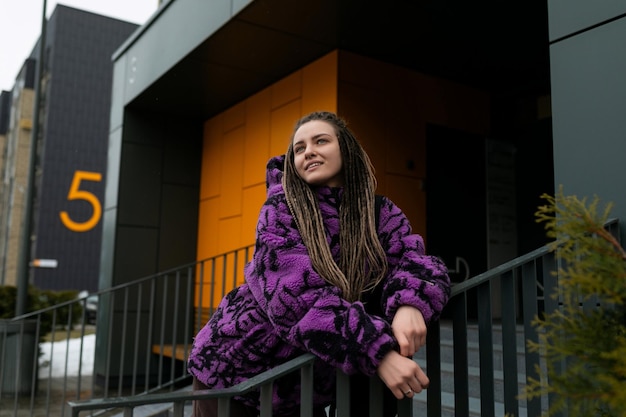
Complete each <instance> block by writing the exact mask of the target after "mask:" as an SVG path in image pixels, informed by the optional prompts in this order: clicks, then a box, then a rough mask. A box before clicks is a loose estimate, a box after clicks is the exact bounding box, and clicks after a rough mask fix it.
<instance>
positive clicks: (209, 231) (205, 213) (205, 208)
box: [197, 198, 218, 260]
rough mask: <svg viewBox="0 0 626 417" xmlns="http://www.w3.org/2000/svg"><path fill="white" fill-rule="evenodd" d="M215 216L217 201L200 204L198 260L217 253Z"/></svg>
mask: <svg viewBox="0 0 626 417" xmlns="http://www.w3.org/2000/svg"><path fill="white" fill-rule="evenodd" d="M217 215H218V200H217V199H216V198H213V199H209V200H204V201H201V202H200V209H199V216H198V249H197V253H198V255H197V259H198V260H201V259H206V258H208V257H210V256H213V255H215V254H216V253H217V249H218V245H217V242H218V235H217Z"/></svg>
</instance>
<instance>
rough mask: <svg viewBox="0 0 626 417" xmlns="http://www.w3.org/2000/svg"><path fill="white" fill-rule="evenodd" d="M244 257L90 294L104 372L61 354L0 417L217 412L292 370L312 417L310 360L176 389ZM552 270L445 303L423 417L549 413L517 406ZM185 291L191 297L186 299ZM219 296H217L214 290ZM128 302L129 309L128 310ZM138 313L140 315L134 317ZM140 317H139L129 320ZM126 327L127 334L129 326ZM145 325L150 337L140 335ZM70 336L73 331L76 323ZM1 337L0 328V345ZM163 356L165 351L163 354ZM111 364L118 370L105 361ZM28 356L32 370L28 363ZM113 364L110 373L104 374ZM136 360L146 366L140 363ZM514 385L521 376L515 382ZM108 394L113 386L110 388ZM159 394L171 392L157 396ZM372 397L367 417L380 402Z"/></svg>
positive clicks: (515, 269) (530, 369)
mask: <svg viewBox="0 0 626 417" xmlns="http://www.w3.org/2000/svg"><path fill="white" fill-rule="evenodd" d="M607 227H608V229H609V230H610V231H612V233H613V234H614V235H616V236H618V232H619V227H618V223H617V221H616V220H614V221H612V222H611V223H609V224H608V226H607ZM250 255H251V253H250V248H245V249H242V250H241V251H238V255H235V254H234V253H231V254H228V255H224V256H223V257H219V258H213V259H212V260H207V261H204V262H201V263H198V264H190V265H186V266H184V267H181V268H177V269H175V270H172V271H168V272H163V273H161V274H157V275H155V276H151V277H147V278H144V279H142V280H139V281H136V282H133V283H131V284H126V285H124V286H119V287H115V288H111V289H109V290H106V291H101V292H99V293H98V296H99V297H101V300H102V299H104V297H109V298H110V299H109V300H108V305H110V306H115V309H116V310H115V311H114V309H111V310H109V311H103V312H102V314H101V315H100V316H98V322H97V325H96V326H95V327H96V328H97V330H98V332H97V336H98V337H100V336H101V335H105V337H104V339H105V340H107V342H108V343H107V344H106V349H105V350H104V354H100V355H99V356H98V357H97V358H96V361H95V362H98V360H99V361H101V362H103V363H104V364H105V365H107V364H108V366H104V369H105V370H107V372H108V373H106V372H105V373H104V374H102V373H101V372H100V373H99V372H98V367H97V366H96V363H94V365H93V366H92V369H91V370H92V372H83V373H81V372H78V375H76V376H72V375H68V369H69V367H68V365H67V364H68V363H69V362H70V361H72V360H74V358H73V357H72V355H71V354H69V353H67V350H66V351H65V353H64V356H63V357H62V358H61V359H60V361H61V362H62V363H64V364H65V373H64V374H63V375H62V376H61V377H59V378H58V379H57V380H55V378H53V377H48V378H46V375H45V373H44V375H43V377H42V373H41V371H42V369H40V370H39V371H40V373H39V375H40V377H39V378H33V381H32V382H31V393H30V396H24V395H23V393H17V392H16V394H15V396H14V397H11V398H9V399H8V400H6V399H5V398H2V399H1V400H0V401H3V402H2V404H0V405H1V407H0V410H13V414H6V411H0V417H4V416H5V415H6V416H10V415H13V416H18V415H19V416H21V415H24V416H26V415H32V414H33V410H35V409H37V410H41V409H43V412H39V413H38V414H39V415H44V416H48V415H55V416H56V415H64V413H66V412H67V411H70V412H71V413H79V412H80V411H84V410H90V411H89V412H90V413H93V412H94V410H101V411H104V410H109V409H110V408H111V407H120V408H121V409H123V412H124V416H132V415H133V410H134V409H135V408H136V407H138V406H140V405H145V404H157V403H161V404H167V405H168V406H171V407H172V408H173V409H174V412H175V413H178V414H175V415H182V414H180V413H182V412H183V411H182V410H183V408H184V406H185V404H186V403H187V404H188V403H189V401H191V400H193V399H201V398H211V397H212V398H216V397H217V398H220V400H219V401H220V403H221V404H226V403H227V401H226V398H230V397H232V396H234V395H237V394H238V393H243V392H246V391H247V390H250V389H261V392H266V393H267V392H268V389H269V392H271V383H272V381H273V380H274V379H276V378H277V377H278V376H279V375H278V374H280V375H283V374H284V373H287V372H295V371H299V372H301V378H303V389H302V395H303V401H304V402H303V404H304V407H303V415H309V414H308V411H306V409H307V404H309V401H310V399H309V398H310V396H311V395H312V389H311V385H310V382H309V380H308V378H310V375H309V374H310V372H311V371H310V366H311V361H312V360H313V359H312V357H311V356H310V355H304V356H302V357H300V358H297V359H295V360H293V361H291V362H288V363H286V364H284V365H283V366H281V367H279V368H276V369H274V370H270V371H268V372H266V373H263V374H260V375H258V376H257V377H255V378H254V379H253V380H251V381H247V382H246V383H245V384H242V385H239V386H237V387H233V388H231V389H228V390H218V391H197V392H189V391H182V392H176V391H175V390H176V389H177V388H179V387H181V386H188V385H189V383H190V381H189V376H188V374H187V372H186V369H185V367H184V364H185V361H181V360H176V359H173V357H176V355H177V349H176V348H177V347H178V351H179V352H178V353H179V354H181V355H182V356H181V358H183V359H184V358H186V354H187V351H188V349H189V348H190V340H191V337H192V336H193V335H194V334H195V333H196V332H197V330H198V329H199V328H200V326H201V325H202V322H203V321H205V317H207V315H208V314H210V313H211V312H212V311H213V310H212V309H213V307H214V306H215V305H216V303H215V300H219V299H221V297H222V294H223V292H224V291H223V289H227V288H229V286H231V284H232V285H237V284H238V283H239V282H241V281H240V280H241V279H242V277H239V276H238V275H237V272H236V271H237V270H240V269H239V268H237V267H236V266H237V265H240V262H242V260H243V259H245V260H247V259H249V256H250ZM243 262H245V261H243ZM207 271H211V272H210V273H207ZM233 271H235V272H233ZM231 272H233V275H231ZM557 272H558V265H557V261H556V259H555V256H554V254H553V253H552V252H551V251H550V248H548V247H543V248H540V249H537V250H535V251H533V252H531V253H529V254H527V255H524V256H522V257H519V258H516V259H514V260H512V261H510V262H507V263H505V264H503V265H500V266H498V267H496V268H494V269H492V270H490V271H487V272H485V273H483V274H480V275H478V276H476V277H473V278H471V279H469V280H467V281H464V282H461V283H458V284H455V285H454V286H453V288H452V296H451V298H450V301H449V302H448V305H447V306H446V308H445V310H444V319H445V321H446V323H447V322H451V323H452V334H451V336H450V338H451V339H452V340H451V343H450V342H449V341H447V340H444V339H442V332H441V329H442V327H441V322H436V323H433V324H432V325H431V326H430V327H429V333H428V340H427V345H426V349H425V362H426V368H427V373H428V375H429V378H430V380H431V383H430V387H429V389H428V390H427V392H426V394H425V395H424V397H425V398H424V401H425V402H426V410H427V415H428V416H429V417H435V416H436V417H440V416H441V415H443V413H444V411H445V412H446V413H448V414H449V415H451V414H453V415H455V416H463V417H467V416H472V415H480V416H483V417H489V416H496V415H498V416H504V415H510V416H518V417H520V416H524V417H526V416H532V417H539V416H540V415H541V413H542V411H543V410H546V409H547V407H548V405H549V404H550V402H551V400H552V399H551V398H550V397H542V398H535V399H532V400H530V401H526V400H523V399H521V398H520V394H521V393H522V390H523V386H524V381H525V378H528V377H534V378H538V376H539V375H538V374H537V369H541V367H545V364H544V363H542V359H541V357H540V355H539V354H538V353H530V352H527V351H526V350H525V342H526V341H528V340H532V341H535V342H538V340H539V335H538V334H537V330H536V328H535V327H534V326H533V320H534V319H535V318H536V317H537V315H538V314H540V313H541V312H542V311H546V312H551V311H554V310H556V309H558V308H559V300H558V299H554V298H552V297H550V296H548V295H549V294H552V293H553V292H554V289H555V288H556V287H557V285H558V275H557ZM218 284H219V285H218ZM206 285H211V287H210V291H203V286H206ZM193 286H195V289H196V291H191V287H193ZM219 288H222V290H218V289H219ZM204 293H209V294H210V296H209V298H210V299H209V300H204V299H202V297H204V296H203V295H202V294H204ZM194 294H195V296H194ZM170 297H171V298H170ZM130 300H133V302H132V303H131V302H130ZM157 300H159V302H163V303H164V302H168V300H174V301H172V302H174V303H175V304H174V305H175V307H174V308H173V310H172V309H167V308H166V309H161V310H159V309H158V308H156V304H157ZM181 300H182V301H181ZM183 302H188V304H184V303H183ZM77 303H81V304H82V305H83V306H84V305H85V303H86V300H85V299H81V300H78V301H77ZM69 305H70V303H65V304H63V305H60V306H55V307H54V308H50V309H47V310H44V311H40V312H36V313H31V314H29V315H25V316H22V317H19V318H16V319H14V320H13V321H12V323H17V324H19V323H22V322H24V321H25V320H28V319H34V320H35V322H36V323H40V322H41V317H42V315H43V314H51V315H52V319H53V323H54V322H55V317H59V316H62V314H61V312H62V310H60V309H62V308H64V307H65V308H67V307H68V306H69ZM131 305H132V306H133V309H131V308H130V307H129V306H131ZM144 308H145V310H146V311H143V309H144ZM199 310H200V312H199ZM70 311H71V310H70ZM140 311H141V312H142V314H136V315H135V314H133V313H132V312H140ZM176 311H182V312H183V313H182V316H177V314H178V313H176ZM203 311H204V312H203ZM494 312H495V313H494ZM103 314H107V315H108V317H109V319H110V320H109V323H111V325H110V326H103V324H102V323H101V320H102V321H103V322H105V320H103V317H102V315H103ZM131 316H134V321H133V320H131V319H130V317H131ZM139 316H141V317H139ZM115 317H119V318H120V320H117V321H116V320H112V319H113V318H115ZM194 317H195V319H194ZM70 318H71V313H70ZM85 319H86V315H85V313H84V310H83V313H82V317H81V322H80V323H79V328H78V331H79V333H80V337H79V339H78V340H79V344H80V346H81V347H82V348H81V349H83V350H81V351H80V353H79V354H77V355H78V358H80V357H82V356H84V353H85V345H86V344H85V338H86V337H87V336H86V333H88V332H87V329H88V326H87V324H86V323H85ZM122 319H123V320H122ZM132 322H134V323H135V326H131V325H130V324H129V323H132ZM194 322H195V323H194ZM69 323H71V322H70V321H68V322H67V323H63V325H64V327H65V328H66V329H63V330H58V328H59V325H58V324H57V325H56V326H53V331H52V336H53V337H54V334H55V333H63V336H64V341H63V342H62V343H65V344H69V341H70V340H74V339H70V330H69V329H67V328H69V327H71V326H70V325H69ZM113 323H114V324H113ZM144 323H145V324H146V326H147V327H148V328H149V331H147V330H146V329H143V328H142V327H141V326H140V325H141V324H144ZM181 323H182V325H181ZM24 326H26V325H25V324H19V325H18V328H19V331H17V335H19V336H20V337H22V336H24V335H25V333H26V327H24ZM101 326H102V328H100V327H101ZM177 326H178V327H177ZM39 327H40V326H39V324H37V325H36V326H35V328H36V332H38V331H39ZM181 327H182V331H181ZM74 328H75V330H76V326H74ZM470 328H477V342H476V345H477V348H476V349H477V356H478V362H479V364H478V367H479V369H478V371H477V372H476V371H474V370H473V369H472V368H473V367H474V366H475V365H474V364H473V363H470V359H471V358H470V354H469V352H470V350H471V345H473V344H474V342H473V341H472V340H470V337H468V329H470ZM22 329H24V330H22ZM55 329H57V330H55ZM131 330H132V332H131ZM496 330H497V331H496ZM131 333H132V336H131ZM2 334H3V333H2V331H1V330H0V337H2ZM107 335H108V336H109V337H108V339H107V337H106V336H107ZM181 335H182V336H181ZM66 336H67V337H66ZM111 336H113V337H111ZM35 337H36V338H38V337H39V334H38V333H36V334H35ZM446 337H447V336H446ZM9 338H10V337H9V336H7V334H6V331H5V335H4V338H3V339H0V349H2V350H3V351H6V348H7V345H9V344H10V343H7V340H8V339H9ZM520 339H521V340H520ZM520 342H521V343H520ZM3 344H4V346H3ZM446 344H449V345H451V352H446V351H445V349H446V348H445V346H446ZM18 346H19V343H18ZM168 348H171V349H172V350H169V351H168ZM125 349H129V350H130V352H126V351H125ZM18 351H21V352H26V350H24V349H23V346H22V347H20V348H18ZM96 353H97V352H96ZM446 355H449V356H452V357H451V358H446V357H444V356H446ZM9 356H10V355H9ZM58 356H59V355H50V368H49V369H48V368H44V369H43V370H44V371H46V370H47V372H48V376H51V375H52V368H53V362H54V364H56V362H57V361H58V360H59V359H58ZM115 356H117V361H115V360H113V359H112V358H113V357H115ZM6 357H7V355H4V356H1V357H0V360H2V364H1V365H2V368H0V372H2V370H3V369H5V365H6V363H5V362H6V360H7V359H6ZM129 358H130V359H129ZM13 359H14V356H10V360H13ZM31 359H32V360H33V364H35V361H36V360H37V357H35V358H31ZM16 360H17V361H18V363H21V362H20V361H21V360H23V358H19V357H18V358H17V359H16ZM420 360H421V359H420ZM112 363H114V365H115V366H111V364H112ZM141 363H143V364H144V366H140V364H141ZM449 363H452V365H449ZM442 365H444V366H442ZM445 366H451V367H452V368H453V369H452V375H451V376H448V374H449V372H448V371H447V370H446V369H443V368H444V367H445ZM179 367H180V369H179ZM114 369H121V370H123V371H124V372H128V371H129V370H130V373H127V374H124V372H119V373H118V374H117V375H113V374H114V373H115V372H113V370H114ZM83 371H84V369H83ZM87 374H90V376H88V375H87ZM33 375H34V372H33ZM120 375H122V376H120ZM277 375H278V376H277ZM520 376H521V377H523V378H524V379H523V380H522V381H520V378H521V377H520ZM2 378H3V377H2V375H0V381H3V379H2ZM338 378H339V379H338V384H337V388H338V401H339V403H338V404H337V416H345V415H349V413H348V414H345V413H346V412H347V410H349V404H347V403H346V402H345V401H346V400H345V398H346V397H347V396H346V395H345V393H346V392H347V388H346V387H347V384H348V382H347V381H348V380H347V378H345V375H342V374H339V375H338ZM472 378H478V382H477V383H475V382H470V381H473V380H472ZM450 379H452V382H451V385H452V387H451V388H449V387H446V386H444V385H450V381H449V380H450ZM18 382H19V378H17V380H16V385H15V386H16V387H17V386H18V385H19V384H18ZM377 384H378V385H379V388H380V387H381V386H382V383H380V381H379V380H378V379H377V378H373V383H372V386H373V387H376V385H377ZM111 386H112V387H115V389H113V388H110V387H111ZM268 387H269V388H268ZM59 388H61V389H60V391H61V392H62V397H58V396H57V397H54V391H55V389H56V390H57V391H59ZM376 389H378V388H376ZM376 389H375V391H376ZM1 390H2V388H1V387H0V391H1ZM164 390H168V391H169V392H166V393H163V391H164ZM14 391H19V390H18V389H14ZM39 394H43V395H39ZM444 394H445V398H444ZM376 395H378V394H376ZM2 396H3V393H2V392H0V397H2ZM24 397H26V398H24ZM262 397H264V396H263V395H262ZM371 398H373V400H371V401H373V402H372V403H371V404H372V407H374V411H375V408H376V398H378V397H376V396H373V397H371ZM59 399H60V400H61V401H59ZM52 403H54V404H58V403H61V405H60V409H59V408H57V409H53V408H52V407H50V404H52ZM411 403H412V404H411ZM415 403H416V401H412V402H411V401H401V402H400V404H401V406H400V409H401V413H402V414H401V415H402V416H411V415H413V414H414V411H413V410H414V409H415ZM476 403H478V405H477V404H476ZM268 407H271V402H270V405H269V406H268V405H267V402H266V403H265V404H264V405H263V410H265V411H263V413H264V414H263V415H264V416H267V415H271V411H268V410H269V409H268ZM67 408H69V410H67ZM222 408H224V410H226V411H223V410H222V411H220V413H225V414H221V415H228V414H227V413H228V406H223V407H222ZM9 412H10V411H9ZM3 413H5V414H3ZM376 414H377V412H373V413H372V417H375V416H376ZM73 415H78V414H73Z"/></svg>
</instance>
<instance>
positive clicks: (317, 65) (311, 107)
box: [301, 51, 338, 115]
mask: <svg viewBox="0 0 626 417" xmlns="http://www.w3.org/2000/svg"><path fill="white" fill-rule="evenodd" d="M337 56H338V55H337V51H334V52H331V53H330V54H328V55H326V56H324V57H322V58H320V59H318V60H317V61H315V62H313V63H312V64H310V65H307V66H306V67H304V69H303V70H302V110H301V111H302V114H303V115H305V114H308V113H310V112H313V111H319V110H326V111H332V112H335V111H337Z"/></svg>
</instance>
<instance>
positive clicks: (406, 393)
mask: <svg viewBox="0 0 626 417" xmlns="http://www.w3.org/2000/svg"><path fill="white" fill-rule="evenodd" d="M411 394H413V390H411V389H410V390H408V391H407V392H405V393H404V396H405V397H408V396H409V395H411Z"/></svg>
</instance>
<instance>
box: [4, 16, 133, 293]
mask: <svg viewBox="0 0 626 417" xmlns="http://www.w3.org/2000/svg"><path fill="white" fill-rule="evenodd" d="M136 28H137V25H135V24H132V23H128V22H124V21H120V20H117V19H112V18H109V17H105V16H100V15H97V14H93V13H89V12H85V11H82V10H78V9H74V8H70V7H66V6H61V5H59V6H57V7H56V8H55V10H54V12H53V13H52V15H51V17H50V19H49V20H48V23H47V30H46V38H45V39H46V45H45V51H44V57H45V58H44V65H43V74H42V78H41V80H42V91H41V94H40V97H41V99H40V103H39V107H40V113H39V122H40V123H39V133H40V134H39V135H38V138H37V145H36V146H37V152H36V155H37V156H36V158H35V161H34V162H33V163H34V169H33V170H32V171H31V172H33V173H34V175H35V190H34V192H33V202H32V207H33V209H32V214H33V218H32V220H31V222H32V223H31V224H32V228H31V229H32V236H31V240H32V247H31V254H30V256H29V257H28V258H29V259H30V260H31V262H33V265H34V267H33V268H31V270H30V271H31V273H30V278H29V282H30V283H31V284H34V285H36V286H37V287H40V288H44V289H58V290H60V289H74V290H87V291H94V290H96V289H97V288H98V269H99V267H98V265H99V259H100V240H101V234H102V227H101V212H102V201H103V200H104V181H105V178H106V164H107V162H106V161H107V150H108V144H107V136H108V126H109V114H110V106H111V83H112V62H111V55H112V53H113V52H114V51H115V50H116V49H117V48H118V47H119V46H120V44H122V42H123V41H124V40H125V39H126V38H128V36H129V35H130V34H131V33H132V32H133V31H134V30H135V29H136ZM40 46H41V45H40V44H39V43H38V44H37V45H35V47H34V49H33V51H32V53H31V57H30V58H29V60H28V61H27V62H26V64H25V66H24V69H23V70H22V74H21V75H20V76H19V77H18V79H17V80H16V85H15V88H14V89H13V91H12V96H13V104H12V110H11V113H12V116H11V123H12V124H11V125H10V126H9V131H8V135H7V138H8V142H7V147H6V149H7V152H5V153H4V156H5V157H4V164H5V169H4V170H3V182H2V189H1V195H2V200H1V201H2V206H1V207H0V216H2V219H3V221H2V228H3V229H2V234H0V248H2V252H0V253H1V254H2V256H3V257H4V262H3V263H2V268H1V272H2V279H1V280H0V282H3V283H4V284H5V285H16V279H17V277H16V269H17V268H16V264H17V262H18V261H17V259H18V256H19V254H18V252H19V247H20V245H21V240H22V239H23V237H22V234H21V230H22V227H23V226H22V225H23V221H24V220H25V219H24V218H23V216H24V213H23V211H24V210H23V207H24V197H23V190H24V187H25V183H24V184H22V182H24V181H25V180H26V178H27V177H28V170H29V169H30V168H29V167H30V165H29V162H28V161H29V158H28V152H29V151H28V150H29V149H30V146H31V142H32V139H31V137H30V135H31V129H32V120H33V119H32V111H33V110H32V109H33V104H34V103H33V97H34V94H33V88H34V76H35V75H34V73H32V69H31V67H32V68H34V63H35V60H36V59H38V57H39V48H40ZM25 155H26V157H25ZM24 158H25V159H24ZM42 260H45V261H44V262H41V261H42ZM46 261H49V262H46ZM37 265H41V266H46V265H51V266H53V267H51V268H49V267H37Z"/></svg>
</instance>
